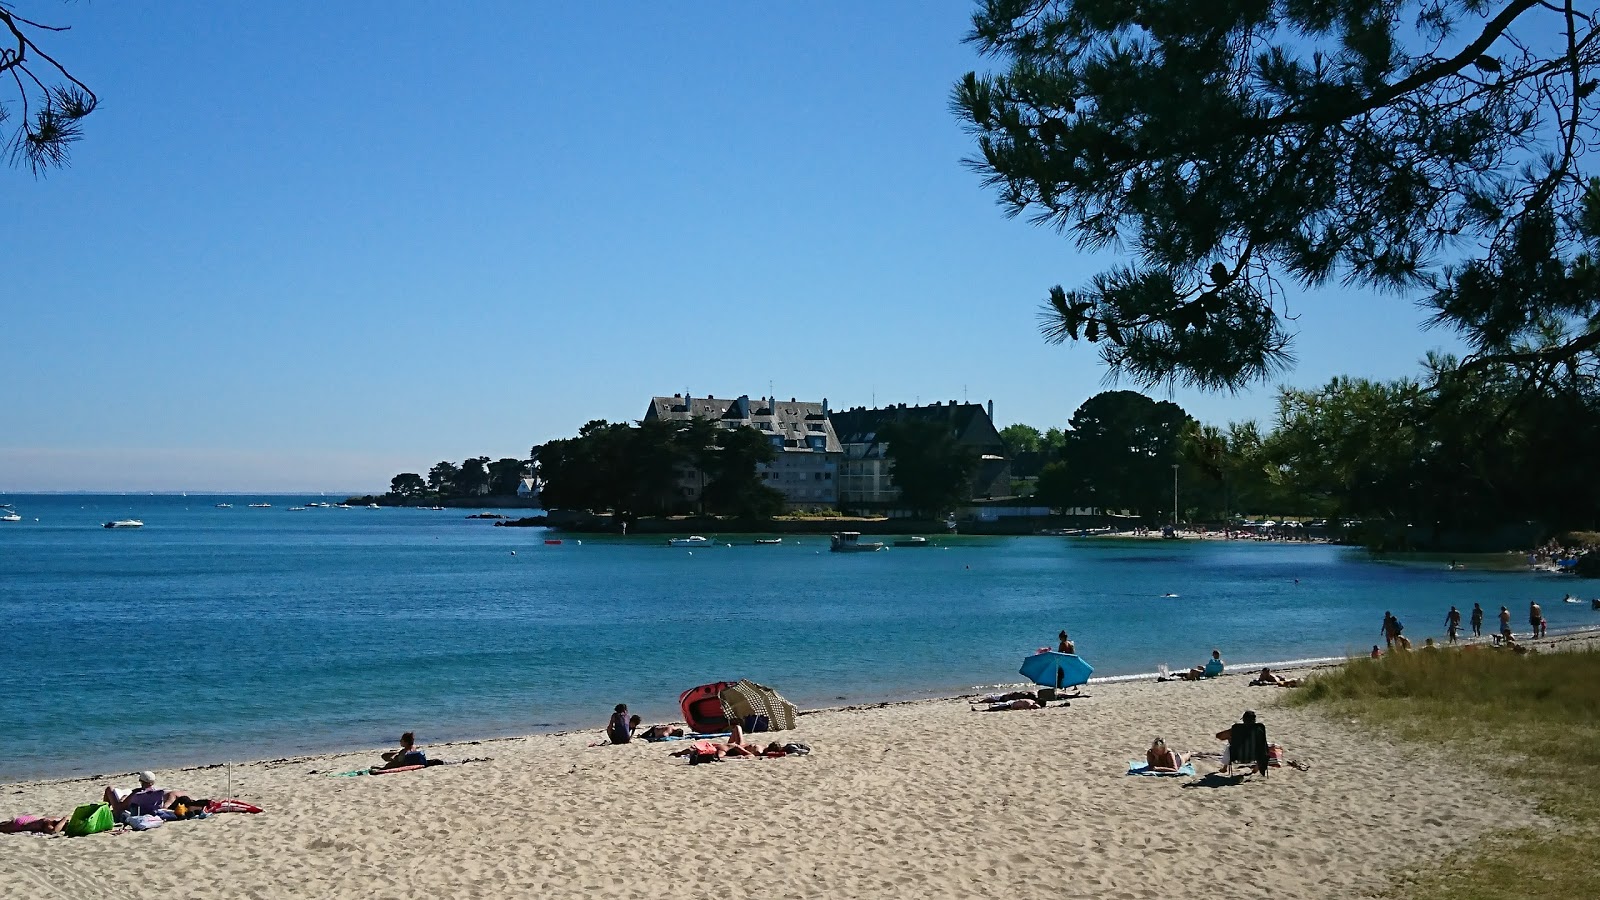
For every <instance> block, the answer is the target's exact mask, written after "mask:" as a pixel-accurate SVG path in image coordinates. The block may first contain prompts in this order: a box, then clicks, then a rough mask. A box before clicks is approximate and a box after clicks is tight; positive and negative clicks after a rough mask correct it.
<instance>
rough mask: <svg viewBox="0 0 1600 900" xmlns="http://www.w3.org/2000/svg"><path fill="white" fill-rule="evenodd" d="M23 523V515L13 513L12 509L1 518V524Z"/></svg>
mask: <svg viewBox="0 0 1600 900" xmlns="http://www.w3.org/2000/svg"><path fill="white" fill-rule="evenodd" d="M21 521H22V515H21V514H20V513H17V512H13V511H12V510H10V509H7V510H6V512H5V515H3V516H0V522H21Z"/></svg>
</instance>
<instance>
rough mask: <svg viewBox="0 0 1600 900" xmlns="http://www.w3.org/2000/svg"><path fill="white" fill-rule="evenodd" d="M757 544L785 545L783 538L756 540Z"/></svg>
mask: <svg viewBox="0 0 1600 900" xmlns="http://www.w3.org/2000/svg"><path fill="white" fill-rule="evenodd" d="M756 543H758V544H781V543H783V538H756Z"/></svg>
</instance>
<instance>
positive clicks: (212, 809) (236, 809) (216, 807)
mask: <svg viewBox="0 0 1600 900" xmlns="http://www.w3.org/2000/svg"><path fill="white" fill-rule="evenodd" d="M206 812H207V813H209V814H211V815H216V814H217V813H225V812H229V813H258V812H261V807H259V806H254V805H252V804H249V803H246V802H244V801H243V800H213V801H211V802H210V803H207V804H206Z"/></svg>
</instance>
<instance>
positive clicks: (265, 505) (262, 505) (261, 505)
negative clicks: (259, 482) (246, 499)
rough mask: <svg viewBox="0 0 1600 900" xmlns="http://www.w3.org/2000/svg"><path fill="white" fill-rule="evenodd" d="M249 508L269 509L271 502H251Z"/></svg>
mask: <svg viewBox="0 0 1600 900" xmlns="http://www.w3.org/2000/svg"><path fill="white" fill-rule="evenodd" d="M250 508H251V509H271V508H272V504H271V503H252V504H250Z"/></svg>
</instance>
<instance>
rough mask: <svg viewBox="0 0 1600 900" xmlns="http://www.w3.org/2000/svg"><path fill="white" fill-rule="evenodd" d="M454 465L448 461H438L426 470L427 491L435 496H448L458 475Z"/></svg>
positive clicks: (453, 488)
mask: <svg viewBox="0 0 1600 900" xmlns="http://www.w3.org/2000/svg"><path fill="white" fill-rule="evenodd" d="M459 474H460V473H459V471H458V470H457V469H456V464H455V463H453V462H450V461H449V460H440V461H439V462H437V463H434V465H433V468H431V469H429V470H428V490H430V491H433V492H434V493H435V494H441V495H444V496H449V495H450V494H451V492H452V491H454V490H455V484H456V478H457V476H458V475H459Z"/></svg>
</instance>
